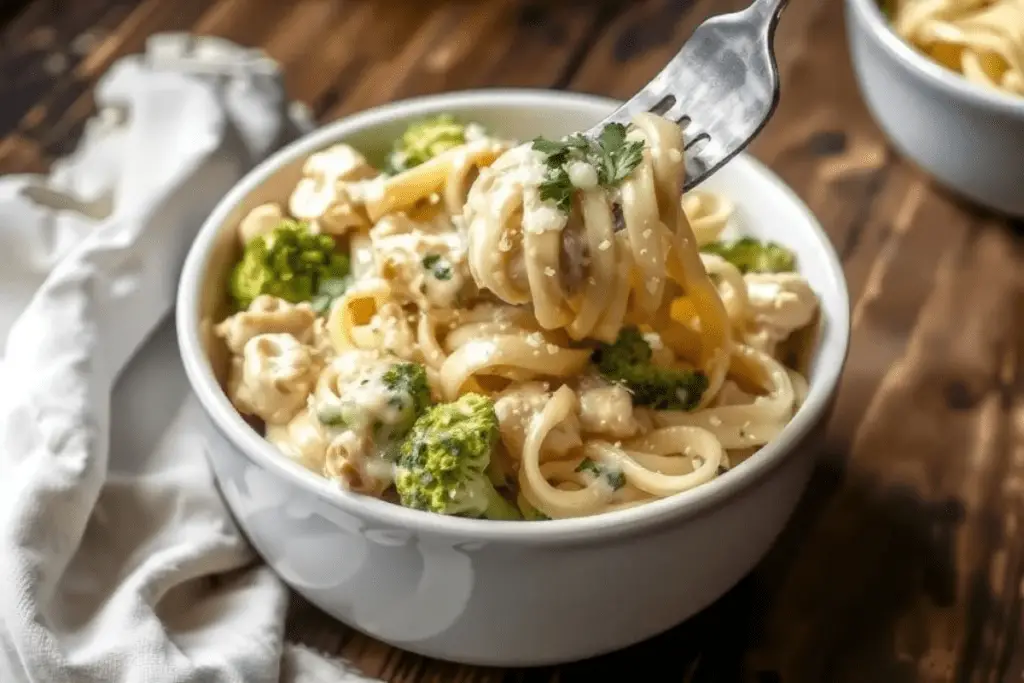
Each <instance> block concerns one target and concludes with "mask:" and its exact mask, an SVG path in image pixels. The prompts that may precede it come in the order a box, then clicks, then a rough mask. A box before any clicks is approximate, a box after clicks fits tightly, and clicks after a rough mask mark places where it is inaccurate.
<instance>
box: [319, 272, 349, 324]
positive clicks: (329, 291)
mask: <svg viewBox="0 0 1024 683" xmlns="http://www.w3.org/2000/svg"><path fill="white" fill-rule="evenodd" d="M350 284H352V280H351V278H347V277H341V278H326V279H324V280H321V281H320V285H319V286H318V287H317V290H316V295H314V296H313V299H312V300H311V301H310V302H309V303H310V305H312V306H313V310H314V311H316V312H317V313H318V314H320V315H326V314H327V312H328V311H329V310H331V304H333V303H334V300H335V299H337V298H338V297H340V296H341V295H342V294H344V293H345V290H346V289H348V287H349V285H350Z"/></svg>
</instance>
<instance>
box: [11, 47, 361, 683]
mask: <svg viewBox="0 0 1024 683" xmlns="http://www.w3.org/2000/svg"><path fill="white" fill-rule="evenodd" d="M96 101H97V105H98V109H99V115H98V116H97V117H96V118H95V119H94V120H93V121H91V122H90V123H89V125H88V127H87V128H86V131H85V133H84V135H83V139H82V142H81V143H80V145H79V147H78V149H77V151H76V152H75V153H74V154H73V155H71V156H70V157H69V158H67V159H65V160H63V161H61V162H59V163H57V164H55V165H54V168H53V170H52V172H51V173H50V174H49V175H48V176H29V175H15V176H7V177H4V178H0V338H3V337H6V346H5V347H4V352H3V357H2V358H0V681H3V682H4V683H20V682H23V681H25V682H27V681H31V682H33V683H121V682H138V683H164V682H167V683H171V682H173V683H198V682H204V683H206V682H210V683H222V682H223V683H233V682H236V681H237V682H239V683H242V682H244V683H259V682H264V681H265V682H267V683H271V682H277V681H282V682H283V683H320V682H321V681H323V682H324V683H326V681H363V680H366V679H363V678H361V677H360V676H357V675H356V674H354V673H352V672H350V671H349V670H348V669H347V668H346V667H345V665H344V664H343V663H341V662H331V661H328V660H326V659H325V658H322V657H320V656H319V655H317V654H316V653H313V652H310V651H308V650H305V649H300V648H295V647H291V646H287V645H286V644H285V643H284V618H285V611H286V607H287V603H288V592H287V590H286V589H285V587H284V586H283V585H282V584H281V583H280V581H279V580H278V579H277V578H276V577H274V576H273V575H272V574H271V573H270V571H269V570H268V569H267V568H266V567H264V566H262V564H261V563H260V562H259V560H258V558H257V557H256V556H255V555H254V554H253V552H252V551H251V550H250V548H249V547H248V546H247V544H246V543H245V541H244V539H243V538H242V536H241V535H240V534H239V531H238V529H237V528H236V527H235V525H234V523H233V522H232V520H231V518H230V516H229V515H228V513H227V511H226V509H225V507H224V505H223V504H222V502H221V500H220V498H219V497H218V495H217V493H216V490H215V488H214V485H213V481H212V479H211V475H210V472H209V470H208V469H207V466H206V463H205V461H204V460H203V456H202V455H201V449H200V448H199V447H197V445H196V443H195V439H196V435H195V432H194V431H193V429H192V425H193V424H194V420H195V416H196V410H197V407H196V405H195V404H193V403H192V402H191V400H190V399H188V398H187V396H188V390H187V385H186V381H185V378H184V375H183V373H182V370H181V367H180V363H179V361H178V358H177V344H176V343H175V340H174V336H173V327H172V324H171V323H170V322H168V320H167V318H168V314H169V313H170V311H171V308H172V306H173V302H174V294H175V288H176V282H177V277H178V272H179V268H180V265H181V262H182V260H183V258H184V255H185V253H186V251H187V249H188V246H189V244H190V243H191V241H192V239H193V237H194V235H195V233H196V230H197V229H198V227H199V225H200V224H201V222H202V220H203V218H204V217H205V216H206V215H207V214H208V213H209V212H210V210H211V209H212V208H213V206H214V204H215V203H216V202H217V200H218V199H219V198H220V197H221V196H222V195H223V194H224V193H225V192H226V191H227V190H228V188H229V187H230V186H231V185H232V184H233V183H234V182H235V181H236V180H238V179H239V178H240V177H241V175H242V174H243V173H245V172H246V171H247V170H248V169H249V168H251V167H252V166H253V165H254V164H255V163H257V162H259V161H260V160H261V159H263V158H264V157H266V156H267V155H268V154H269V153H270V152H272V151H274V150H275V149H276V148H277V147H279V146H280V145H282V144H284V143H286V142H288V141H289V140H291V139H293V138H294V137H295V136H297V135H298V134H299V133H301V132H303V131H304V130H306V129H308V128H309V127H310V125H311V124H310V122H309V120H308V118H307V117H305V116H303V114H302V110H301V108H297V107H295V106H291V105H289V103H288V101H287V99H286V97H285V94H284V91H283V88H282V82H281V74H280V73H279V69H278V68H277V66H276V65H275V64H274V63H273V62H271V61H270V60H268V59H267V58H266V57H265V56H263V55H262V54H261V53H257V52H254V51H251V50H245V49H242V48H239V47H237V46H235V45H232V44H230V43H226V42H224V41H220V40H215V39H208V38H192V37H189V36H186V35H178V34H167V35H160V36H155V37H153V38H152V39H151V40H150V42H149V44H148V45H147V49H146V52H145V54H143V55H138V56H133V57H127V58H125V59H122V60H121V61H120V62H118V63H117V64H115V65H114V66H113V67H112V68H111V70H110V72H109V73H108V74H106V76H105V77H104V78H103V79H102V80H101V82H100V83H99V85H98V86H97V88H96Z"/></svg>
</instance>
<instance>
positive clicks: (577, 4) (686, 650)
mask: <svg viewBox="0 0 1024 683" xmlns="http://www.w3.org/2000/svg"><path fill="white" fill-rule="evenodd" d="M20 1H21V3H22V4H24V5H26V8H25V9H24V10H23V11H22V12H21V13H20V14H18V15H17V16H15V17H14V18H13V19H10V21H9V22H8V23H7V24H6V26H5V27H4V28H3V29H2V32H0V35H2V40H0V95H2V101H3V102H4V103H5V106H4V107H3V108H2V109H0V172H11V171H36V170H41V169H43V168H45V166H46V164H47V163H49V162H50V161H51V160H52V159H53V158H55V157H56V156H59V155H61V154H64V153H66V152H67V151H68V150H70V149H71V148H72V147H73V145H74V143H75V141H76V138H77V135H78V133H79V132H80V130H81V127H82V125H83V123H84V121H85V120H86V118H87V117H88V116H89V114H90V113H91V111H92V101H91V89H92V87H93V86H94V85H95V83H96V80H97V79H98V78H99V77H100V76H101V75H102V73H103V71H104V69H105V68H106V67H107V66H108V65H109V64H111V63H112V62H113V61H114V60H115V59H117V58H118V57H119V56H121V55H123V54H126V53H129V52H133V51H137V50H138V49H139V48H140V47H141V46H142V45H143V43H144V41H145V39H146V37H147V36H149V35H151V34H152V33H154V32H158V31H164V30H186V29H187V30H191V31H194V32H197V33H205V34H212V35H218V36H223V37H226V38H230V39H232V40H235V41H238V42H240V43H244V44H246V45H252V46H259V47H262V48H264V49H265V50H267V52H268V53H269V54H270V55H271V56H272V57H274V58H275V59H278V60H280V62H281V63H282V64H283V66H284V69H285V73H286V78H287V85H288V88H289V91H290V93H291V94H292V96H293V97H295V98H297V99H300V100H302V101H304V102H306V103H307V104H308V105H309V106H310V107H311V108H312V109H313V111H314V112H315V113H316V114H317V116H318V117H319V118H320V119H321V120H324V121H327V120H331V119H334V118H337V117H339V116H344V115H346V114H349V113H351V112H354V111H359V110H361V109H365V108H366V107H370V106H373V105H376V104H380V103H383V102H388V101H391V100H394V99H398V98H403V97H408V96H413V95H420V94H424V93H431V92H439V91H444V90H452V89H462V88H470V87H483V86H526V87H553V88H569V89H573V90H580V91H587V92H594V93H601V94H607V95H613V96H619V97H622V96H626V95H629V94H630V93H632V92H633V91H635V90H636V89H637V88H638V87H640V86H641V85H643V83H645V82H646V80H647V79H648V78H649V77H650V76H652V75H653V74H654V73H655V72H656V71H657V70H658V69H659V68H660V66H661V65H662V64H663V63H664V61H665V60H666V59H667V58H668V57H669V56H670V55H671V54H673V53H674V52H675V50H677V49H678V47H679V45H681V44H682V42H683V41H684V40H685V39H686V37H687V36H688V35H689V34H690V32H691V31H692V30H693V28H694V27H695V26H696V25H697V24H698V23H699V22H700V21H701V20H702V19H703V18H705V17H706V16H708V15H709V14H712V13H717V12H721V11H727V10H729V9H733V8H736V7H738V6H740V5H742V4H743V2H742V0H603V1H585V0H561V1H559V2H554V1H545V0H477V1H475V2H473V1H470V0H465V1H461V2H460V1H457V0H450V1H442V0H407V1H405V2H401V1H399V0H391V1H389V0H346V1H344V2H338V1H335V0H291V1H290V2H280V1H279V0H175V2H165V1H164V0H75V2H73V3H64V2H58V1H57V0H20ZM9 14H10V12H9ZM777 44H778V52H779V54H778V61H779V66H780V70H781V72H782V79H783V99H782V103H781V105H780V107H779V110H778V112H777V114H776V116H775V118H774V119H773V120H772V122H771V123H770V124H769V126H768V127H767V128H766V130H765V131H764V133H763V135H762V136H761V137H760V138H759V139H758V141H757V142H756V144H755V145H754V147H753V152H754V154H755V155H756V156H758V157H759V158H760V159H761V160H763V161H765V162H766V163H768V164H769V165H770V166H771V167H772V168H773V169H774V170H775V171H776V172H778V173H779V174H780V175H781V176H782V177H783V178H784V179H785V180H786V182H788V183H789V184H790V185H791V186H792V187H793V188H794V189H795V190H796V191H797V193H798V194H799V195H800V196H801V197H802V198H803V199H804V201H806V202H807V203H808V205H809V206H810V208H811V209H812V210H813V211H814V212H815V213H816V214H817V216H818V217H819V218H820V220H821V222H822V224H823V225H824V226H825V227H826V229H827V230H828V232H829V235H830V237H831V238H832V240H833V242H834V244H835V245H836V247H837V249H838V251H839V253H840V255H841V256H842V259H843V262H844V265H845V268H846V274H847V278H848V282H849V286H850V291H851V296H852V298H853V301H854V305H853V344H852V349H851V352H850V356H849V361H848V365H847V371H846V373H845V376H844V378H843V381H842V385H841V390H840V394H839V398H838V403H837V407H836V412H835V416H834V418H833V421H832V423H831V424H830V426H829V430H828V434H827V437H826V439H825V442H824V444H823V445H822V453H821V461H820V466H819V467H818V468H817V470H816V472H815V475H814V479H813V481H812V485H811V487H810V488H809V490H808V492H807V495H806V496H805V498H804V500H803V501H802V504H801V506H800V509H799V510H798V512H797V514H796V515H795V517H794V519H793V521H792V523H791V524H790V525H789V527H788V528H787V529H786V531H785V533H784V534H783V536H782V537H781V538H780V539H779V541H778V543H777V544H776V546H775V548H774V550H773V551H772V553H771V554H770V555H769V556H768V557H767V558H766V559H765V561H764V562H763V563H762V564H761V565H760V566H759V567H758V568H757V569H756V570H755V571H754V572H753V573H752V574H751V575H750V576H748V577H747V578H746V579H744V580H743V581H742V582H741V583H740V585H738V586H736V588H735V589H734V590H732V591H731V592H730V593H729V594H727V595H726V596H725V597H723V598H722V599H721V600H720V601H719V602H718V603H716V604H715V605H713V606H712V607H710V608H709V609H707V610H706V611H705V612H703V613H701V614H700V615H698V616H697V617H695V618H694V619H692V620H691V621H689V622H688V623H686V624H683V625H681V626H680V627H678V628H676V629H674V630H673V631H671V632H669V633H666V634H664V635H662V636H659V637H657V638H654V639H653V640H651V641H648V642H646V643H644V644H642V645H639V646H636V647H634V648H630V649H628V650H625V651H623V652H619V653H616V654H613V655H609V656H606V657H601V658H598V659H595V660H592V661H588V662H582V663H579V664H574V665H570V666H565V667H560V668H557V669H540V670H530V671H498V670H482V669H472V668H469V667H459V666H454V665H449V664H442V663H438V662H431V661H427V660H424V659H422V658H419V657H416V656H413V655H409V654H406V653H402V652H400V651H397V650H394V649H391V648H388V647H387V646H384V645H382V644H380V643H377V642H374V641H372V640H371V639H368V638H366V637H364V636H361V635H358V634H354V633H352V632H350V631H348V630H347V629H345V628H344V627H342V626H340V625H338V624H337V623H336V622H333V621H332V620H330V619H329V618H327V617H326V616H324V615H323V614H321V613H319V612H318V611H317V610H315V609H314V608H312V607H310V606H308V605H306V604H304V603H302V602H301V601H299V602H297V603H296V606H295V609H294V610H293V611H292V613H291V615H290V618H289V626H288V629H289V634H290V636H291V637H292V638H294V639H296V640H300V641H302V642H305V643H307V644H308V645H310V646H312V647H314V648H317V649H320V650H323V651H326V652H330V653H340V654H343V655H344V656H346V657H348V658H350V659H352V660H353V661H355V662H357V663H358V664H359V665H360V666H361V667H362V668H363V669H364V670H365V671H366V672H367V673H368V674H372V675H377V676H380V677H382V678H383V679H384V680H387V681H402V682H414V681H415V682H427V681H438V682H443V683H459V682H469V681H473V682H488V683H492V682H493V683H498V682H502V683H511V682H512V681H520V682H524V683H541V682H547V681H560V682H561V683H576V682H581V683H582V682H583V681H587V682H590V681H593V680H595V679H599V678H601V677H602V676H605V677H607V678H609V679H614V680H629V681H632V680H641V678H642V680H644V681H652V680H665V681H688V682H692V683H712V682H714V683H731V682H732V681H739V682H750V683H779V682H781V683H829V682H833V681H834V682H836V683H847V682H849V683H932V682H940V681H941V682H949V683H953V682H956V683H999V682H1002V681H1020V680H1022V677H1024V642H1022V640H1021V619H1022V615H1024V612H1022V606H1021V587H1022V580H1024V550H1022V544H1021V542H1020V541H1019V540H1018V539H1019V537H1020V536H1021V534H1020V530H1021V525H1022V518H1024V375H1022V370H1021V366H1022V361H1024V267H1022V263H1024V231H1022V229H1021V228H1020V227H1019V226H1014V225H1012V224H1010V223H1008V222H1007V221H1004V220H1001V219H998V218H996V217H993V216H989V215H987V214H984V213H983V212H980V211H978V210H977V209H974V208H971V207H969V206H966V205H963V204H962V203H960V202H959V201H958V200H956V199H954V198H951V197H949V196H947V195H944V194H942V193H940V192H938V191H936V190H935V189H934V188H932V187H931V186H930V184H929V183H928V181H927V180H926V179H925V178H924V177H923V176H922V175H921V174H920V172H918V171H917V170H915V169H914V168H912V167H911V166H909V165H908V164H907V163H906V162H904V161H902V160H901V159H900V158H899V157H897V156H896V155H895V154H894V153H893V152H892V151H891V150H890V148H889V147H888V146H887V145H886V143H885V140H884V138H883V137H882V135H881V134H880V132H879V131H878V129H877V128H876V126H875V125H874V123H873V122H872V120H871V118H870V117H869V115H868V112H867V110H866V109H865V107H864V104H863V102H862V101H861V99H860V96H859V94H858V91H857V89H856V85H855V83H854V79H853V74H852V71H851V67H850V65H849V61H848V56H847V46H846V40H845V35H844V27H843V23H842V7H841V3H840V2H838V1H837V0H792V3H791V6H790V8H789V10H787V14H786V17H785V20H784V21H783V23H782V25H781V27H780V31H779V36H778V41H777ZM651 665H654V666H656V667H659V669H658V670H659V671H662V672H664V673H662V674H653V673H652V674H651V675H650V676H647V675H643V676H641V674H640V672H639V669H641V668H643V669H649V667H651Z"/></svg>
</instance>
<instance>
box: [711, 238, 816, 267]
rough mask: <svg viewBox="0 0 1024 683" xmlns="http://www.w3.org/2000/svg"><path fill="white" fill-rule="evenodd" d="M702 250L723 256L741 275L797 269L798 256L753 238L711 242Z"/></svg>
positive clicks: (779, 246)
mask: <svg viewBox="0 0 1024 683" xmlns="http://www.w3.org/2000/svg"><path fill="white" fill-rule="evenodd" d="M700 250H701V251H703V252H705V253H708V254H717V255H718V256H721V257H722V258H724V259H725V260H726V261H728V262H729V263H731V264H733V265H734V266H736V267H737V268H738V269H739V271H740V272H741V273H787V272H791V271H793V270H795V269H796V256H795V255H794V254H793V252H791V251H790V250H789V249H786V248H785V247H783V246H782V245H779V244H776V243H775V242H761V241H759V240H756V239H754V238H753V237H741V238H740V239H738V240H736V241H735V242H732V243H731V244H730V243H726V242H711V243H709V244H705V245H704V246H703V247H701V248H700Z"/></svg>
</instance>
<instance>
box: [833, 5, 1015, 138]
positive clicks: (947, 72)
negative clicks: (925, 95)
mask: <svg viewBox="0 0 1024 683" xmlns="http://www.w3.org/2000/svg"><path fill="white" fill-rule="evenodd" d="M846 6H847V7H848V8H852V9H853V11H854V12H856V13H857V16H858V19H859V20H860V22H859V23H860V25H861V26H863V27H866V28H867V31H866V33H867V34H868V35H869V36H870V37H871V38H872V40H873V41H874V43H875V44H876V45H877V46H878V47H880V48H881V49H882V50H883V51H884V52H885V53H886V54H888V56H889V57H890V58H892V59H893V60H895V61H897V62H899V63H901V64H903V65H904V66H905V67H906V68H907V69H908V70H909V71H911V72H913V73H914V74H916V75H917V76H918V77H919V78H921V79H923V80H925V81H927V82H929V83H930V84H931V85H933V86H935V87H937V88H939V89H940V90H942V91H943V93H944V94H945V95H947V96H948V97H951V98H955V97H960V98H963V99H966V100H968V101H969V102H970V103H971V104H973V105H976V106H978V107H982V108H986V109H990V110H993V111H998V112H1001V113H1005V114H1010V115H1015V116H1019V117H1022V118H1024V97H1021V96H1020V95H1012V94H1010V93H1006V92H1003V91H1001V90H996V89H993V88H986V87H985V86H982V85H978V84H977V83H972V82H971V81H969V80H967V78H966V77H964V76H963V75H962V74H958V73H957V72H955V71H952V70H951V69H948V68H946V67H944V66H943V65H941V64H939V63H938V62H936V61H935V60H933V59H931V58H929V57H928V56H927V55H924V54H922V53H921V52H919V51H918V50H916V49H915V48H914V47H913V46H912V45H910V43H908V42H907V41H906V40H904V39H903V38H902V37H901V36H900V35H899V34H898V33H896V30H895V29H894V28H893V26H892V23H891V22H890V21H889V20H888V19H887V18H886V16H885V15H884V14H883V13H882V9H881V8H880V7H879V6H878V3H877V2H876V1H875V0H846Z"/></svg>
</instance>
